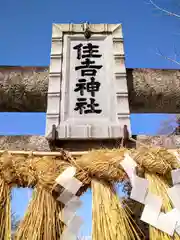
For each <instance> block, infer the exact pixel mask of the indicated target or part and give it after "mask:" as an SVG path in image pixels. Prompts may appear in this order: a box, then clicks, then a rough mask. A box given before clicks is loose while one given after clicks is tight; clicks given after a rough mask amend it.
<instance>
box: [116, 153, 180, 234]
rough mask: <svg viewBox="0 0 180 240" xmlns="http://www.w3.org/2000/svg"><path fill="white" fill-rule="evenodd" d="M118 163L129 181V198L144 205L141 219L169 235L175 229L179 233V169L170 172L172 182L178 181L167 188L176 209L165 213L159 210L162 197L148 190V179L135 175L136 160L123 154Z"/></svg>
mask: <svg viewBox="0 0 180 240" xmlns="http://www.w3.org/2000/svg"><path fill="white" fill-rule="evenodd" d="M120 164H121V166H122V167H123V168H124V170H125V172H126V173H127V175H128V176H129V179H130V181H131V185H132V191H131V194H130V198H131V199H133V200H135V201H137V202H140V203H142V204H144V205H145V206H144V210H143V212H142V216H141V220H142V221H144V222H146V223H148V224H150V225H152V226H154V227H155V228H157V229H159V230H161V231H163V232H165V233H167V234H169V235H170V236H173V235H174V231H175V230H176V232H177V233H180V203H179V201H178V198H177V196H178V195H179V194H180V184H179V183H180V177H179V176H180V174H179V173H180V170H179V169H178V170H174V172H172V179H173V182H174V183H178V186H177V185H175V186H174V187H172V188H170V189H169V196H170V198H171V200H172V202H173V203H174V205H175V207H176V209H172V210H171V211H169V212H168V213H166V214H165V213H163V212H161V206H162V199H161V198H160V197H159V196H156V195H155V194H152V193H150V192H149V191H148V185H149V182H148V180H147V179H144V178H140V177H138V176H137V175H136V166H137V164H136V162H135V161H134V160H133V159H132V158H131V157H130V156H129V155H128V154H125V158H124V160H123V161H122V162H121V163H120ZM178 210H179V211H178Z"/></svg>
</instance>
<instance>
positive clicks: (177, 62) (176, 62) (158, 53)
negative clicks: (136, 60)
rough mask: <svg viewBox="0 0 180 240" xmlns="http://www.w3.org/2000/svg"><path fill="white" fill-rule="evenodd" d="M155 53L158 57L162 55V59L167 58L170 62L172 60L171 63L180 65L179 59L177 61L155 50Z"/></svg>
mask: <svg viewBox="0 0 180 240" xmlns="http://www.w3.org/2000/svg"><path fill="white" fill-rule="evenodd" d="M156 54H157V55H158V56H160V57H163V58H164V59H166V60H168V61H171V62H173V63H175V64H178V65H180V62H179V61H177V60H176V59H173V58H171V57H167V56H165V55H163V54H162V53H161V52H160V51H158V52H156Z"/></svg>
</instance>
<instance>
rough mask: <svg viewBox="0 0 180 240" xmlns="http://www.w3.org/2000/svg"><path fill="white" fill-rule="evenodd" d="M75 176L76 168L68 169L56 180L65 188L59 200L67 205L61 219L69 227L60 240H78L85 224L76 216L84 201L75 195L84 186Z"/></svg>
mask: <svg viewBox="0 0 180 240" xmlns="http://www.w3.org/2000/svg"><path fill="white" fill-rule="evenodd" d="M75 174H76V168H75V167H68V168H67V169H66V170H65V171H64V172H63V173H61V174H60V175H59V176H58V177H57V178H56V183H57V184H59V185H61V186H62V187H64V191H63V192H62V193H61V194H60V196H59V197H58V198H57V200H58V201H60V202H62V203H64V205H65V207H64V208H63V210H62V212H61V213H60V216H59V217H60V219H61V221H62V222H64V223H65V224H66V226H67V227H66V229H65V230H64V231H63V232H62V235H61V238H60V240H76V239H77V234H78V231H79V228H80V227H81V225H82V223H83V220H82V219H81V217H79V216H76V211H77V209H78V208H80V207H81V206H82V201H81V200H80V199H79V198H78V197H77V196H76V195H75V194H76V193H77V191H78V190H79V189H80V187H81V186H82V182H80V181H79V180H78V179H76V178H75V177H74V175H75Z"/></svg>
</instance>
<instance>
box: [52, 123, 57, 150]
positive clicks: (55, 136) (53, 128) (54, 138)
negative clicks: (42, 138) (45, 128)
mask: <svg viewBox="0 0 180 240" xmlns="http://www.w3.org/2000/svg"><path fill="white" fill-rule="evenodd" d="M57 139H58V132H57V130H56V125H55V124H53V125H52V139H51V140H50V148H51V150H52V151H55V150H56V141H57Z"/></svg>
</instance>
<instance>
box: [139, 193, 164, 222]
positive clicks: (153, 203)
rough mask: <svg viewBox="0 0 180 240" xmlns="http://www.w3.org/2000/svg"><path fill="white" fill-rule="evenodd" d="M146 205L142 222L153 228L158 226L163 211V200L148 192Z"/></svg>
mask: <svg viewBox="0 0 180 240" xmlns="http://www.w3.org/2000/svg"><path fill="white" fill-rule="evenodd" d="M144 203H145V206H144V210H143V212H142V215H141V220H142V221H143V222H146V223H148V224H150V225H152V226H156V225H157V221H158V217H159V214H160V211H161V206H162V199H161V198H160V197H158V196H157V195H155V194H152V193H150V192H148V194H147V196H146V198H145V201H144Z"/></svg>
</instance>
